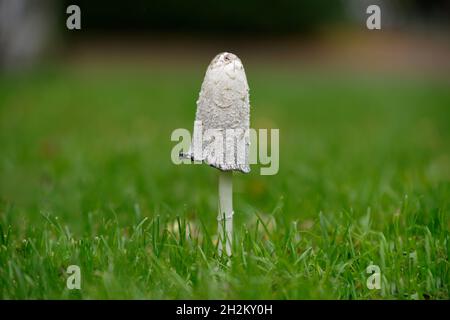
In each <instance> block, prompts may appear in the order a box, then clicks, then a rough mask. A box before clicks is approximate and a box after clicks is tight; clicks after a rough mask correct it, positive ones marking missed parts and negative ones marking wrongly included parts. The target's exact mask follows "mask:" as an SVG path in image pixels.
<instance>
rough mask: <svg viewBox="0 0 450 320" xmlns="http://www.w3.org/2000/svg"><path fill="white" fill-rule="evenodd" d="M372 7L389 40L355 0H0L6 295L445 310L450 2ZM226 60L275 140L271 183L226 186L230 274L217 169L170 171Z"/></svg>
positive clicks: (0, 290) (242, 180)
mask: <svg viewBox="0 0 450 320" xmlns="http://www.w3.org/2000/svg"><path fill="white" fill-rule="evenodd" d="M13 3H15V4H13ZM72 3H78V4H79V5H80V7H81V12H82V20H81V21H82V29H81V30H76V31H69V30H67V29H66V28H65V19H66V17H67V15H66V14H65V6H66V5H68V4H72ZM374 3H379V4H380V6H381V10H382V30H380V31H369V30H367V29H366V26H365V19H366V17H367V14H366V13H365V7H364V5H365V4H366V3H365V2H364V1H363V2H360V1H325V0H323V1H302V2H300V1H278V2H261V1H247V2H245V4H244V3H241V2H239V1H228V2H225V3H219V2H217V3H214V4H213V3H210V4H208V5H206V4H205V3H200V2H189V3H188V2H183V1H168V2H165V1H164V2H163V1H150V2H148V1H134V2H124V3H122V4H117V5H116V4H113V3H110V2H106V1H96V2H93V1H78V2H76V1H75V2H73V1H62V2H52V1H47V2H45V1H43V2H42V4H39V5H36V4H34V3H33V2H32V1H8V0H2V1H0V15H2V16H1V17H2V19H1V21H2V33H1V37H0V39H1V40H0V44H1V46H0V52H1V59H2V60H1V61H2V64H1V65H2V74H1V75H0V148H1V149H0V227H1V228H0V240H1V242H0V244H1V245H2V246H1V250H0V297H2V298H80V297H81V298H408V299H409V298H411V299H415V298H418V299H427V298H441V299H442V298H444V299H446V298H447V299H448V283H449V278H448V271H449V265H448V254H449V252H450V249H449V241H448V240H449V239H448V234H449V233H448V232H449V228H450V221H449V215H450V213H449V201H448V199H449V196H450V194H449V192H450V188H449V187H450V185H449V181H450V127H449V121H450V90H449V84H450V83H449V80H450V78H449V71H450V59H449V58H450V45H449V40H448V39H449V37H448V19H447V17H448V12H450V10H445V9H448V4H447V3H446V2H444V1H433V2H426V1H397V2H390V1H376V2H374ZM370 4H372V3H370ZM446 15H447V16H446ZM7 17H8V18H7ZM6 21H7V23H6ZM32 40H33V41H32ZM222 51H230V52H233V53H235V54H237V55H238V56H239V57H240V58H241V60H242V61H243V63H244V66H245V68H246V73H247V77H248V82H249V86H250V90H251V92H250V94H251V96H250V99H251V127H253V128H256V129H258V128H279V129H280V171H279V173H278V174H277V175H275V176H260V175H259V168H258V166H253V167H252V172H251V173H250V174H248V175H243V174H236V175H235V187H234V188H235V198H234V202H235V211H236V214H235V219H236V220H235V226H236V230H237V237H238V240H237V241H236V247H237V248H236V254H235V255H236V258H235V259H236V260H235V262H233V266H232V267H231V268H230V270H228V271H227V268H226V266H223V265H222V266H220V265H219V271H217V270H216V269H215V267H214V266H212V264H213V262H214V261H216V260H215V250H214V248H213V246H211V247H210V246H209V245H208V243H207V241H203V240H202V239H205V238H208V237H209V236H210V237H211V239H213V238H214V237H213V234H214V233H215V228H216V220H215V216H216V213H215V210H216V206H217V198H216V196H217V195H216V183H217V171H216V170H213V169H212V168H209V167H207V166H187V165H182V166H175V165H174V164H172V163H171V161H170V152H171V149H172V147H173V146H174V145H175V142H172V141H170V135H171V133H172V131H173V130H174V129H176V128H187V129H189V130H191V128H192V126H193V120H194V116H195V110H196V106H195V101H196V99H197V97H198V92H199V90H200V85H201V82H202V80H203V76H204V73H205V71H206V67H207V65H208V64H209V62H210V60H211V59H212V58H213V57H214V56H215V55H216V54H217V53H219V52H222ZM177 217H181V218H182V220H183V221H184V223H187V224H189V225H190V226H191V227H192V229H194V230H196V231H197V232H196V233H195V232H193V231H191V233H192V238H193V239H194V240H195V241H194V240H192V239H191V240H192V241H194V242H193V244H192V243H191V244H189V243H188V244H186V243H182V242H180V241H179V239H180V238H182V237H183V235H179V236H178V238H177V236H176V234H177V232H179V231H180V229H183V228H182V227H181V226H179V225H178V223H177ZM145 218H148V219H149V220H145ZM155 219H158V220H155ZM159 219H161V220H159ZM149 221H151V222H149ZM156 221H158V226H157V227H156V225H157V224H156ZM159 223H160V224H161V226H160V225H159ZM258 224H259V227H260V229H262V230H263V231H261V230H260V231H258V230H259V229H258ZM262 224H264V228H262V227H261V225H262ZM155 228H156V229H155ZM155 230H156V231H155ZM164 230H166V231H167V232H168V233H167V234H174V235H173V236H172V237H171V236H168V237H169V238H168V239H169V240H167V242H164V241H166V240H164V236H162V237H163V240H161V238H159V236H160V233H161V234H162V235H164V234H166V233H165V232H166V231H164ZM208 232H209V234H210V235H207V234H206V233H208ZM200 234H202V236H200ZM247 234H250V235H251V236H250V239H251V240H246V239H247V238H246V237H247ZM253 235H254V238H252V237H253ZM294 235H295V237H294ZM296 236H298V237H296ZM378 237H380V238H378ZM99 239H100V240H99ZM146 239H147V240H146ZM177 239H178V240H177ZM380 239H381V240H380ZM205 242H206V244H205ZM288 244H289V245H288ZM199 248H200V249H199ZM255 248H256V249H255ZM258 248H259V249H258ZM414 254H416V260H414V261H415V262H411V261H412V260H410V257H411V255H413V256H414ZM417 256H418V257H417ZM139 259H140V260H139ZM205 261H206V262H205ZM372 262H373V263H375V264H380V265H381V266H382V267H383V274H385V278H384V280H383V281H384V282H383V283H384V284H386V286H385V287H384V289H383V290H382V291H381V292H378V291H370V290H367V289H366V287H365V278H366V274H365V268H366V266H367V265H368V264H370V263H372ZM69 264H80V265H81V266H82V270H85V271H84V272H85V273H84V274H83V276H84V277H85V278H83V279H85V280H84V281H85V282H83V290H82V291H81V293H78V294H74V293H71V292H69V291H68V290H67V289H65V287H64V281H65V274H64V272H65V268H66V267H67V265H69ZM220 270H221V271H220ZM223 270H225V271H227V272H228V273H227V272H225V273H221V272H222V271H223ZM212 279H216V280H212ZM217 279H219V280H217ZM223 283H226V285H225V286H224V287H223V286H222V285H223Z"/></svg>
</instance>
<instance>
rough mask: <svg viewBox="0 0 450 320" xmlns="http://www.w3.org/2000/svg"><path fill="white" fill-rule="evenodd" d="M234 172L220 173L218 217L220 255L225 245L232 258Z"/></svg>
mask: <svg viewBox="0 0 450 320" xmlns="http://www.w3.org/2000/svg"><path fill="white" fill-rule="evenodd" d="M233 213H234V212H233V171H220V173H219V213H218V215H217V221H218V229H219V246H218V249H219V255H220V256H221V255H222V250H223V245H225V251H226V253H227V255H228V256H231V244H232V240H233Z"/></svg>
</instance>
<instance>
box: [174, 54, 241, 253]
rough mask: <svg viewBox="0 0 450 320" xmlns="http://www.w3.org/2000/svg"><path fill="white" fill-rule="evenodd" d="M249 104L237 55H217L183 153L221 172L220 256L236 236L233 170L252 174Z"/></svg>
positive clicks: (219, 209) (203, 86)
mask: <svg viewBox="0 0 450 320" xmlns="http://www.w3.org/2000/svg"><path fill="white" fill-rule="evenodd" d="M249 123H250V101H249V88H248V84H247V77H246V75H245V71H244V67H243V65H242V62H241V60H240V59H239V58H238V57H237V56H236V55H234V54H232V53H228V52H224V53H220V54H218V55H217V56H216V57H215V58H214V59H213V60H212V61H211V63H210V65H209V66H208V69H207V70H206V75H205V78H204V80H203V84H202V87H201V91H200V94H199V98H198V100H197V113H196V117H195V123H194V134H193V139H192V143H191V147H190V149H189V151H188V152H187V153H184V154H182V155H181V156H182V157H184V158H189V159H191V160H192V161H194V162H197V163H198V162H200V163H206V164H208V165H210V166H212V167H215V168H217V169H219V170H220V171H219V205H218V216H217V220H218V229H219V244H218V250H219V254H220V255H222V251H223V246H225V251H226V253H227V255H228V256H230V255H231V253H232V251H231V246H232V237H233V213H234V212H233V197H232V193H233V182H232V178H233V171H240V172H243V173H248V172H250V166H249V146H250V136H249Z"/></svg>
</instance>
